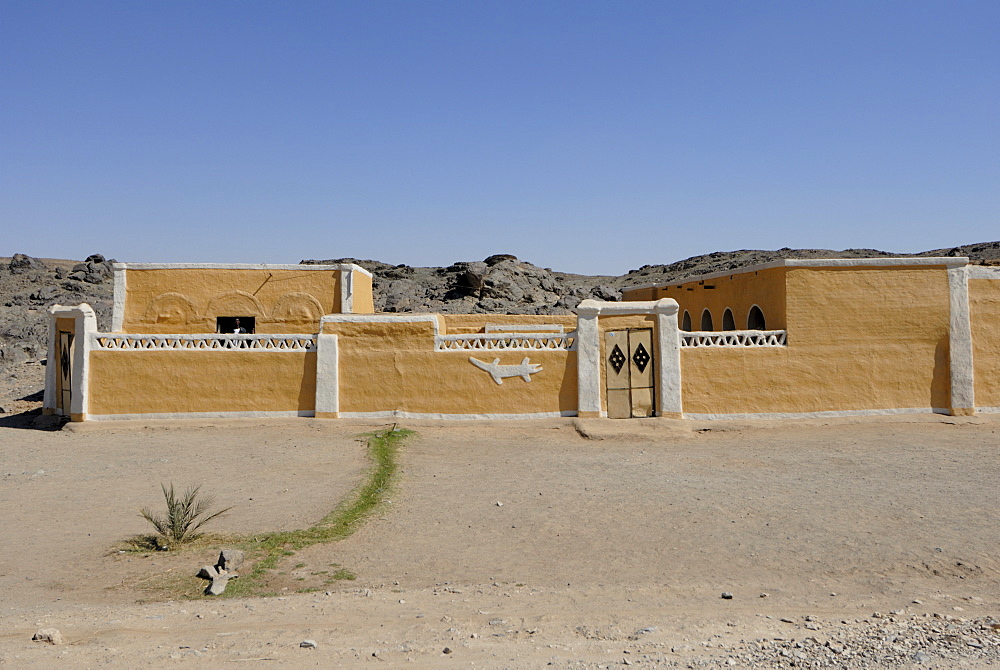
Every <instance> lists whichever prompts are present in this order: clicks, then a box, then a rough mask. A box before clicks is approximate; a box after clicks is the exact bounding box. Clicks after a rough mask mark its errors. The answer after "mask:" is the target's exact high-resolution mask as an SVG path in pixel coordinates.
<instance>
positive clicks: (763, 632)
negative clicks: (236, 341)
mask: <svg viewBox="0 0 1000 670" xmlns="http://www.w3.org/2000/svg"><path fill="white" fill-rule="evenodd" d="M406 425H407V426H408V427H411V428H414V429H416V430H417V431H418V435H417V436H416V437H415V438H414V439H412V440H411V441H409V442H408V443H407V444H406V445H405V447H404V450H403V452H402V454H401V463H402V473H401V477H400V480H399V485H398V487H397V488H396V490H395V491H393V493H392V497H391V500H392V502H391V503H388V504H386V505H385V506H384V507H383V508H382V509H380V510H378V512H377V513H376V514H375V515H374V516H372V517H371V519H370V520H369V521H368V522H367V523H366V524H365V525H364V526H363V527H362V528H361V529H360V530H359V531H358V532H357V533H355V534H354V535H353V536H352V537H350V538H348V539H346V540H344V541H341V542H339V543H336V544H331V545H323V546H317V547H312V548H309V549H306V550H304V551H302V552H300V553H299V554H297V555H296V556H292V557H288V558H287V559H286V560H285V561H284V562H283V563H282V565H281V566H280V567H279V572H280V573H281V574H279V575H277V576H276V577H275V583H274V588H275V591H276V592H278V593H280V594H281V595H279V596H275V597H270V598H258V599H198V600H174V601H168V602H158V601H157V599H158V598H160V597H162V595H161V594H160V592H158V591H156V590H155V589H153V588H152V587H153V586H155V584H157V583H160V582H162V581H163V579H164V578H165V577H166V576H170V577H173V576H175V575H176V579H178V580H181V581H184V582H186V583H190V584H191V585H192V588H196V587H197V586H198V585H200V584H201V582H200V580H197V579H195V578H194V577H193V575H194V573H195V572H196V571H197V569H198V567H199V566H200V565H203V564H205V563H210V562H211V559H212V557H213V550H211V549H208V548H206V549H205V551H204V552H202V553H198V552H195V553H194V554H191V553H184V554H175V553H171V552H159V553H152V554H146V555H143V554H120V553H118V552H117V551H116V543H117V542H119V541H120V540H122V539H124V538H126V537H128V536H131V535H133V534H137V533H143V532H146V531H147V526H146V524H145V522H144V521H143V520H142V519H141V518H140V517H139V515H138V513H137V510H138V508H139V507H141V506H143V505H151V506H158V505H159V504H160V492H159V484H160V482H170V481H173V482H174V483H175V484H177V485H178V486H180V487H183V486H186V485H190V484H198V483H201V484H203V485H204V489H205V490H206V491H208V492H211V493H213V494H215V495H216V496H217V500H218V503H219V504H220V505H234V504H235V505H236V506H237V507H236V508H235V509H234V510H233V511H232V512H230V514H229V515H228V516H226V517H225V518H223V519H220V520H219V521H218V522H217V523H215V524H214V525H213V526H212V530H213V531H216V532H230V533H252V532H254V531H263V530H273V529H279V528H296V527H302V526H306V525H308V524H310V523H311V522H313V521H315V520H317V519H318V518H320V517H321V516H322V515H323V514H324V513H325V512H326V511H328V510H329V509H331V508H332V507H333V506H334V505H335V504H336V502H337V501H338V500H339V499H341V498H342V497H343V496H344V495H345V494H346V493H347V492H348V491H350V489H351V488H352V487H353V486H354V485H355V484H356V483H357V482H358V481H359V480H360V478H361V477H362V476H363V473H364V470H365V467H366V460H365V447H364V444H363V442H362V441H359V439H358V438H357V435H358V434H359V433H361V432H364V431H366V430H371V429H372V428H375V427H381V425H380V424H365V423H362V422H348V421H315V420H309V419H299V420H294V421H285V422H277V421H270V422H249V421H219V422H216V423H214V424H213V425H202V424H194V423H189V422H171V423H159V424H152V423H142V424H133V423H117V424H77V425H71V426H69V427H68V428H66V429H64V430H62V431H56V432H45V431H38V430H27V429H17V428H12V427H0V453H2V457H3V461H2V471H0V476H2V479H0V509H2V510H3V516H2V521H0V541H2V552H0V665H3V666H6V667H12V668H15V667H16V668H20V667H40V668H41V667H53V666H54V665H56V664H59V665H63V666H67V667H160V666H174V665H176V666H181V667H220V666H223V665H225V666H226V667H228V666H229V665H230V664H233V667H249V668H253V667H268V668H273V667H362V666H372V667H375V666H380V667H398V666H406V667H420V668H439V667H442V668H443V667H465V668H469V667H476V668H482V667H486V668H535V667H544V666H546V665H551V666H555V667H588V668H590V667H619V666H624V665H639V666H662V667H675V666H676V667H715V666H719V667H728V666H727V665H726V664H727V663H728V664H729V665H738V666H739V665H745V663H744V662H742V661H740V658H741V657H740V656H739V655H738V651H739V650H740V649H741V648H745V647H746V646H747V645H748V644H754V643H755V642H754V641H759V640H761V639H766V640H774V639H779V640H785V641H787V640H795V639H802V638H804V637H807V636H811V637H812V638H813V639H815V640H818V643H820V644H821V643H823V641H824V638H825V639H826V640H827V641H830V640H835V639H837V636H838V635H842V634H849V633H850V631H851V629H852V627H857V626H861V625H866V622H867V623H871V622H872V621H873V620H872V615H873V613H874V612H876V611H878V612H880V613H885V614H887V615H888V613H890V612H893V613H894V614H893V615H892V616H894V617H895V618H896V619H903V618H905V617H910V616H916V617H918V618H920V617H923V616H924V615H928V616H933V615H934V614H937V615H938V617H939V618H941V619H944V618H948V617H954V618H955V620H956V621H961V620H963V619H972V618H976V617H989V616H993V617H996V616H998V615H1000V551H998V548H1000V499H998V492H1000V434H998V429H1000V417H989V416H987V417H973V418H967V419H951V418H948V417H936V416H930V415H928V416H915V417H908V418H895V419H868V420H853V421H847V420H843V421H828V422H818V421H813V422H800V423H774V422H770V423H757V424H753V423H745V424H736V423H713V424H691V423H687V422H684V423H681V424H680V425H678V422H670V421H662V420H635V421H627V422H626V421H608V420H601V421H587V422H575V421H574V420H552V421H538V422H530V423H521V422H512V423H479V422H471V423H448V424H443V423H434V422H413V421H411V422H406ZM584 435H586V437H584ZM335 567H343V568H346V569H348V570H350V571H352V572H353V573H355V574H356V575H357V579H356V580H354V581H335V582H332V583H328V582H330V581H331V580H330V579H329V575H330V573H331V572H332V571H333V570H334V569H335ZM313 589H318V590H313ZM303 590H307V591H309V592H306V593H299V591H303ZM722 592H729V593H731V594H732V595H733V598H732V599H722V598H721V597H720V596H721V594H722ZM762 594H766V597H761V596H762ZM914 601H919V602H914ZM807 617H809V619H811V620H812V621H811V622H810V621H809V620H807ZM782 619H785V620H786V621H783V620H782ZM45 627H53V628H57V629H59V630H60V631H61V632H62V635H63V637H64V638H65V644H63V645H60V646H50V645H46V644H40V643H36V642H32V641H31V636H32V634H33V633H34V632H35V631H36V630H38V629H39V628H45ZM305 639H312V640H315V641H316V643H317V648H315V649H307V648H302V647H300V646H299V644H300V642H302V641H303V640H305ZM446 648H447V650H448V651H447V653H446V652H445V649H446ZM994 658H995V657H993V656H990V657H986V656H983V657H982V658H979V659H977V658H976V657H975V656H974V655H973V656H972V657H970V658H964V657H963V658H961V659H958V660H956V659H954V658H952V659H947V658H943V657H942V658H937V657H932V658H931V659H930V660H929V661H928V663H927V664H925V665H924V667H963V668H964V667H990V662H991V659H994ZM734 659H735V661H734ZM793 660H794V659H793ZM846 664H847V662H846V661H845V665H846ZM799 665H800V666H801V665H806V666H807V667H808V664H807V663H803V662H800V663H799ZM834 665H836V664H834ZM909 665H913V662H909ZM766 667H771V666H770V665H769V666H766ZM782 667H788V666H787V665H786V666H782Z"/></svg>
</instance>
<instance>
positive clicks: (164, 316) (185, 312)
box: [142, 292, 198, 326]
mask: <svg viewBox="0 0 1000 670" xmlns="http://www.w3.org/2000/svg"><path fill="white" fill-rule="evenodd" d="M142 320H143V322H144V323H166V324H172V325H178V326H182V325H185V324H189V323H194V322H195V321H197V320H198V310H197V309H195V307H194V303H193V302H191V299H190V298H188V297H187V296H186V295H184V294H183V293H174V292H170V293H161V294H160V295H158V296H156V297H155V298H153V299H152V300H150V301H149V306H148V307H147V308H146V312H145V314H143V317H142Z"/></svg>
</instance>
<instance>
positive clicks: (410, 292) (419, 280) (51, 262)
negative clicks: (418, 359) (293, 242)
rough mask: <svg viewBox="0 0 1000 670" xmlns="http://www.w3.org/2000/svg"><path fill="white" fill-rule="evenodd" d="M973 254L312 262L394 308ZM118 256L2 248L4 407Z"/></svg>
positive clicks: (103, 322) (547, 308)
mask: <svg viewBox="0 0 1000 670" xmlns="http://www.w3.org/2000/svg"><path fill="white" fill-rule="evenodd" d="M898 256H968V257H970V258H971V259H973V261H975V262H978V263H988V264H1000V242H984V243H980V244H969V245H965V246H961V247H953V248H950V249H934V250H931V251H925V252H922V253H919V254H900V253H893V252H887V251H879V250H877V249H844V250H841V251H835V250H831V249H789V248H785V249H778V250H776V251H765V250H750V249H743V250H740V251H719V252H714V253H711V254H705V255H701V256H693V257H691V258H687V259H685V260H682V261H677V262H675V263H670V264H665V265H644V266H642V267H641V268H638V269H636V270H631V271H629V272H628V273H627V274H624V275H622V276H619V277H614V276H591V275H578V274H570V273H565V272H557V271H555V270H552V269H550V268H541V267H538V266H536V265H533V264H531V263H529V262H527V261H522V260H519V259H517V258H516V257H514V256H511V255H509V254H497V255H494V256H490V257H489V258H486V259H485V260H482V261H460V262H456V263H453V264H452V265H449V266H448V267H411V266H409V265H389V264H387V263H382V262H380V261H374V260H359V259H355V258H334V259H327V260H304V261H302V263H304V264H317V263H345V262H349V263H357V264H358V265H360V266H361V267H364V268H365V269H367V270H369V271H370V272H371V273H372V274H373V277H374V288H375V309H376V310H377V311H385V312H442V313H472V314H475V313H505V314H568V313H570V312H571V311H572V309H573V308H574V307H576V305H578V304H579V303H580V301H582V300H584V299H586V298H597V299H600V300H620V299H621V291H622V289H623V288H626V287H629V286H637V285H640V284H649V283H654V282H671V281H677V280H679V279H684V278H686V277H691V276H695V275H701V274H706V273H711V272H724V271H729V270H735V269H737V268H741V267H747V266H750V265H757V264H759V263H766V262H768V261H772V260H776V259H779V258H869V257H898ZM113 262H114V259H105V258H104V256H101V255H100V254H94V255H92V256H88V257H87V259H86V260H84V261H82V262H77V261H70V260H60V259H39V258H32V257H30V256H25V255H24V254H15V255H14V256H13V257H12V258H0V415H3V414H4V413H8V414H9V413H11V412H19V411H25V410H26V409H31V408H37V407H38V406H39V403H40V401H41V389H42V387H43V384H44V364H45V360H44V359H45V355H46V347H47V337H48V335H47V328H48V321H47V314H46V311H45V310H46V308H48V307H49V306H50V305H52V304H56V303H58V304H62V305H75V304H78V303H81V302H87V303H90V305H91V306H93V307H94V309H95V310H96V312H97V319H98V328H99V329H101V330H107V329H108V328H109V327H110V321H111V298H112V272H111V264H112V263H113Z"/></svg>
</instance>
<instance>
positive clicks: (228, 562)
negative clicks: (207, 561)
mask: <svg viewBox="0 0 1000 670" xmlns="http://www.w3.org/2000/svg"><path fill="white" fill-rule="evenodd" d="M244 558H245V555H244V553H243V552H242V551H240V550H239V549H223V550H222V551H221V552H220V553H219V559H218V560H217V561H216V562H215V565H206V566H203V567H202V568H201V570H199V571H198V577H201V578H202V579H209V580H211V583H210V584H209V585H208V587H207V588H206V589H205V595H208V596H218V595H222V594H223V593H224V592H225V590H226V585H227V584H229V580H230V579H236V578H237V577H239V575H238V574H236V570H237V569H238V568H239V567H240V566H242V565H243V560H244Z"/></svg>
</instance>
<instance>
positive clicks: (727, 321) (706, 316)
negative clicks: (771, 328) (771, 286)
mask: <svg viewBox="0 0 1000 670" xmlns="http://www.w3.org/2000/svg"><path fill="white" fill-rule="evenodd" d="M681 330H686V331H689V332H690V331H692V330H694V329H693V328H692V327H691V313H690V312H688V311H687V310H684V317H683V318H682V319H681ZM698 330H703V331H710V330H715V322H714V321H713V319H712V310H710V309H708V308H707V307H706V308H705V309H704V310H702V312H701V328H699V329H698ZM721 330H737V328H736V319H735V318H734V317H733V310H731V309H729V308H728V307H727V308H726V311H724V312H723V313H722V328H721ZM746 330H767V321H766V320H765V319H764V312H763V310H761V308H760V307H758V306H757V305H754V306H753V307H751V308H750V311H749V312H748V313H747V321H746Z"/></svg>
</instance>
